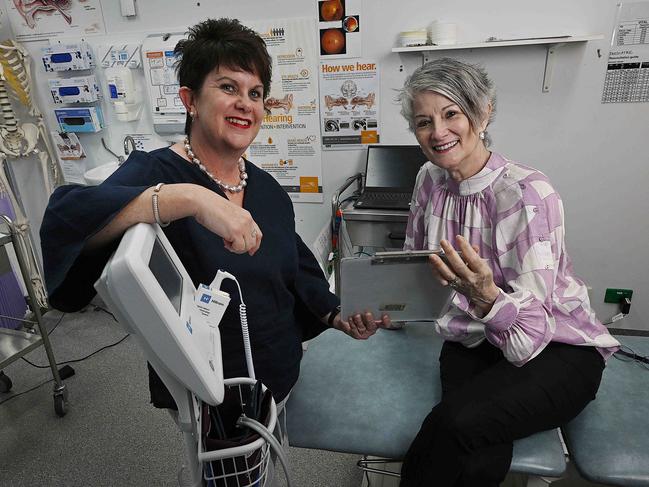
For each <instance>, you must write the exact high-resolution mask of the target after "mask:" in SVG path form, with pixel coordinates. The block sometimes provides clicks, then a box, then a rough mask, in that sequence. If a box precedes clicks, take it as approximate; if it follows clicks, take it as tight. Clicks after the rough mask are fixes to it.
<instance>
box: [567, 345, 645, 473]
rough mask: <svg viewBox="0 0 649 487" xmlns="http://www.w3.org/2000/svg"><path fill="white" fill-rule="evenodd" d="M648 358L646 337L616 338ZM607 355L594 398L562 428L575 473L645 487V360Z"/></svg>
mask: <svg viewBox="0 0 649 487" xmlns="http://www.w3.org/2000/svg"><path fill="white" fill-rule="evenodd" d="M615 338H617V339H618V341H619V342H620V343H622V344H623V345H626V346H628V347H630V348H631V349H633V350H634V351H635V352H636V353H638V354H640V355H644V356H649V337H639V336H616V337H615ZM646 367H647V368H643V366H642V365H641V364H639V363H636V362H624V361H621V360H619V359H617V358H616V357H615V356H614V357H611V358H609V359H608V362H607V364H606V369H605V370H604V376H603V377H602V383H601V385H600V388H599V391H598V393H597V398H596V399H595V401H593V402H591V403H590V404H589V405H588V406H586V408H585V409H584V410H583V411H582V413H581V414H580V415H579V416H577V417H576V418H575V419H574V420H573V421H571V422H570V423H569V424H568V425H567V426H565V427H564V428H563V431H564V434H565V438H566V443H567V445H568V450H569V452H570V457H571V459H572V460H573V461H574V463H575V466H576V467H577V469H578V470H579V473H580V474H581V475H582V476H583V477H584V478H586V479H588V480H590V481H593V482H600V483H604V484H608V485H628V486H649V364H646Z"/></svg>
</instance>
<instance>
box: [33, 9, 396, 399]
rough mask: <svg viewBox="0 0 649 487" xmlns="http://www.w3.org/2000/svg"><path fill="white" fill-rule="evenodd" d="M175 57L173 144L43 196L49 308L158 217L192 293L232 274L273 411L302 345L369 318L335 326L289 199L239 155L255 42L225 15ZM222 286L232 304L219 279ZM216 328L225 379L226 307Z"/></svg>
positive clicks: (249, 137) (85, 286)
mask: <svg viewBox="0 0 649 487" xmlns="http://www.w3.org/2000/svg"><path fill="white" fill-rule="evenodd" d="M175 53H176V55H177V58H178V64H177V72H178V77H179V82H180V90H179V96H180V99H181V100H182V103H183V104H184V106H185V107H186V109H187V114H188V115H187V122H186V135H185V139H184V141H183V142H179V143H176V144H174V145H172V146H171V147H169V148H164V149H158V150H154V151H152V152H149V153H145V152H140V151H134V152H133V153H132V154H131V156H130V157H129V158H128V160H127V161H126V162H125V163H124V164H123V165H122V166H120V167H119V168H118V170H117V171H115V173H114V174H112V175H111V176H110V177H109V178H108V179H107V180H106V181H105V182H104V183H103V184H101V185H100V186H97V187H82V186H75V185H71V186H64V187H61V188H58V189H57V191H55V192H54V194H53V195H52V197H51V199H50V203H49V206H48V208H47V210H46V213H45V217H44V220H43V225H42V227H41V241H42V247H43V260H44V267H45V277H46V281H47V288H48V290H49V293H50V303H51V304H52V306H54V307H55V308H58V309H61V310H64V311H73V310H77V309H80V308H81V307H83V306H84V305H86V304H87V303H88V302H89V301H90V299H91V298H92V297H93V296H94V293H95V291H94V289H93V283H94V282H95V280H96V279H97V278H98V277H99V275H100V272H101V270H102V269H103V267H104V265H105V264H106V262H107V259H108V257H109V256H110V255H111V253H112V252H113V251H114V249H115V248H116V246H117V244H118V243H119V239H120V237H121V235H122V234H123V233H124V232H125V231H126V229H128V228H129V227H130V226H132V225H134V224H135V223H138V222H147V223H156V222H157V223H158V224H160V226H161V227H163V228H164V232H165V235H166V236H167V237H168V239H169V241H170V242H171V244H172V246H173V247H174V249H175V251H176V253H177V254H178V256H179V257H180V260H181V261H182V263H183V265H184V267H185V268H186V270H187V272H188V273H189V275H190V277H191V278H192V280H193V282H194V285H196V286H198V285H199V284H201V283H204V284H209V283H210V282H212V279H213V278H214V276H215V274H216V272H217V270H218V269H222V270H225V271H227V272H230V273H231V274H233V275H234V276H235V277H236V278H237V279H238V281H239V283H240V284H241V288H242V291H243V295H244V297H245V301H246V304H247V309H248V321H249V328H250V337H251V343H252V350H253V358H254V365H255V371H256V372H257V377H258V378H259V379H261V380H262V381H263V382H264V383H265V384H266V385H267V386H268V388H269V389H270V390H271V391H272V393H273V395H274V397H275V400H276V401H277V402H278V403H281V401H282V400H283V399H284V398H285V397H286V396H287V394H288V393H289V391H290V390H291V388H292V386H293V384H294V383H295V381H296V380H297V377H298V372H299V363H300V358H301V356H302V346H301V344H302V341H304V340H305V339H308V338H311V337H313V336H315V335H316V334H318V333H320V332H321V331H323V330H324V329H326V328H327V327H328V326H333V327H335V328H337V329H339V330H341V331H343V332H345V333H347V334H349V335H350V336H352V337H354V338H357V339H364V338H367V337H369V336H370V335H372V334H373V333H374V332H375V331H376V327H377V325H376V323H375V322H374V320H373V318H372V316H370V315H368V316H360V315H356V316H354V317H350V318H349V319H348V320H347V321H343V320H341V318H340V314H339V313H338V305H339V301H338V298H337V297H336V296H335V295H333V294H331V293H330V292H329V286H328V283H327V281H326V280H325V278H324V276H323V274H322V272H321V270H320V268H319V266H318V264H317V262H316V260H315V258H314V257H313V254H312V253H311V252H310V251H309V249H308V248H307V246H306V245H305V244H304V243H303V242H302V240H301V239H300V237H299V236H298V235H297V234H296V232H295V221H294V212H293V206H292V203H291V200H290V198H289V197H288V195H287V194H286V192H285V191H284V190H283V189H282V188H281V186H280V185H279V184H278V183H277V182H276V181H275V180H274V179H273V178H272V177H271V176H270V175H269V174H267V173H266V172H265V171H263V170H261V169H259V168H257V167H256V166H255V165H254V164H252V163H251V162H250V161H247V160H245V159H243V158H242V154H243V153H244V151H245V150H246V149H247V148H248V146H249V145H250V144H251V142H252V141H253V140H254V138H255V137H256V135H257V133H258V132H259V129H260V126H261V123H262V120H263V117H264V113H265V111H264V98H265V97H267V96H268V94H269V90H270V81H271V58H270V56H269V54H268V52H267V51H266V46H265V44H264V41H263V39H261V37H259V35H257V34H256V33H255V32H254V31H252V30H251V29H249V28H247V27H244V26H242V25H241V24H240V23H239V22H238V21H236V20H231V19H218V20H214V19H210V20H206V21H204V22H201V23H199V24H198V25H196V26H194V27H192V28H191V29H190V30H189V35H188V37H187V38H186V39H185V40H182V41H181V42H179V43H178V45H177V46H176V49H175ZM223 289H224V290H225V291H226V292H229V293H230V295H231V296H233V297H235V296H238V292H237V290H236V287H235V285H234V283H232V282H231V281H226V282H225V283H224V284H223ZM386 320H387V318H386ZM219 330H220V333H221V339H222V354H223V369H224V374H225V377H238V376H246V375H247V369H246V362H245V358H244V350H243V341H242V339H241V328H240V324H239V315H238V313H237V306H236V305H234V306H229V307H228V309H227V311H226V313H225V315H224V317H223V319H222V321H221V324H220V327H219ZM151 372H152V371H151ZM150 386H151V400H152V402H153V404H154V405H155V406H158V407H169V408H174V407H175V404H174V403H173V399H172V398H171V396H170V394H169V393H168V391H167V390H166V388H165V387H164V385H163V384H162V383H161V382H160V381H159V379H158V378H157V376H156V375H155V373H151V374H150Z"/></svg>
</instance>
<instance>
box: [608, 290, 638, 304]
mask: <svg viewBox="0 0 649 487" xmlns="http://www.w3.org/2000/svg"><path fill="white" fill-rule="evenodd" d="M632 296H633V290H632V289H617V288H607V289H606V294H605V295H604V302H605V303H621V302H622V301H623V300H624V298H629V299H631V297H632Z"/></svg>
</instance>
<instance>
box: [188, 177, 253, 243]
mask: <svg viewBox="0 0 649 487" xmlns="http://www.w3.org/2000/svg"><path fill="white" fill-rule="evenodd" d="M194 197H195V205H196V211H195V213H194V218H195V219H196V221H197V222H198V223H200V224H201V225H203V226H204V227H205V228H207V229H208V230H210V231H212V232H214V233H216V234H217V235H219V236H221V237H223V242H224V243H225V248H226V249H228V250H229V251H230V252H234V253H235V254H243V253H245V252H247V253H248V254H249V255H253V254H254V253H255V252H257V250H258V249H259V246H260V245H261V239H262V237H263V234H262V233H261V230H260V228H259V226H258V225H257V223H256V222H255V221H254V220H253V219H252V215H251V214H250V212H249V211H248V210H245V209H243V208H241V207H240V206H238V205H236V204H234V203H232V202H231V201H229V200H228V199H226V198H223V197H222V196H219V195H218V194H217V193H215V192H214V191H210V190H209V189H207V188H204V187H202V186H197V187H196V194H195V195H194Z"/></svg>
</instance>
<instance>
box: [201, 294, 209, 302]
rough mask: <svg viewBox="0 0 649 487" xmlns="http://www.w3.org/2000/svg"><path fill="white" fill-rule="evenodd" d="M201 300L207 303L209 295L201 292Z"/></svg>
mask: <svg viewBox="0 0 649 487" xmlns="http://www.w3.org/2000/svg"><path fill="white" fill-rule="evenodd" d="M201 302H202V303H209V302H210V295H209V294H203V295H202V296H201Z"/></svg>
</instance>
